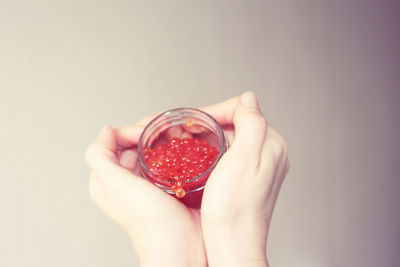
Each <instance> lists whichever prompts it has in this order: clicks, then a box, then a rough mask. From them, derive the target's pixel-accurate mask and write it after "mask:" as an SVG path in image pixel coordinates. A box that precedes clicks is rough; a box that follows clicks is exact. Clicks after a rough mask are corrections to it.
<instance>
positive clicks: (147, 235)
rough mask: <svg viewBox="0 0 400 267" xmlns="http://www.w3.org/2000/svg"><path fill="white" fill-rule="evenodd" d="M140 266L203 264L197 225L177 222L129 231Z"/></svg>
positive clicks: (201, 239)
mask: <svg viewBox="0 0 400 267" xmlns="http://www.w3.org/2000/svg"><path fill="white" fill-rule="evenodd" d="M129 236H130V239H131V241H132V244H133V247H134V249H135V251H136V253H137V256H138V258H139V262H140V266H141V267H153V266H154V267H156V266H157V267H159V266H165V267H169V266H171V267H172V266H173V267H181V266H182V267H205V266H207V258H206V254H205V249H204V242H203V237H202V234H201V228H200V227H198V225H194V224H183V225H182V224H180V225H177V227H176V229H175V228H174V230H173V229H171V227H168V228H166V229H160V228H157V230H151V231H148V232H140V233H135V234H132V233H130V234H129Z"/></svg>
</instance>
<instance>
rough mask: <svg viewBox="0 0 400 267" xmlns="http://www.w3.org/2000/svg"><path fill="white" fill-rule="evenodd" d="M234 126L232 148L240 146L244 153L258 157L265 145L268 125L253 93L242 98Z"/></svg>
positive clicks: (236, 111)
mask: <svg viewBox="0 0 400 267" xmlns="http://www.w3.org/2000/svg"><path fill="white" fill-rule="evenodd" d="M233 124H234V126H235V140H234V142H233V144H232V147H233V146H238V147H240V151H242V152H243V153H244V152H245V151H247V152H248V153H251V154H255V155H256V156H257V157H258V156H259V153H260V152H261V149H262V147H263V144H264V140H265V136H266V131H267V127H268V123H267V120H266V119H265V117H264V116H263V115H262V113H261V110H260V107H259V104H258V100H257V97H256V95H255V94H254V93H253V92H246V93H244V94H242V95H241V96H240V99H239V101H238V103H237V106H236V109H235V112H234V114H233ZM255 150H256V151H255Z"/></svg>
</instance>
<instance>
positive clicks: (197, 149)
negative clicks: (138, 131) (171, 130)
mask: <svg viewBox="0 0 400 267" xmlns="http://www.w3.org/2000/svg"><path fill="white" fill-rule="evenodd" d="M218 153H219V152H218V150H217V148H215V147H214V146H212V145H210V144H208V143H207V142H206V141H205V140H201V139H196V138H183V139H180V138H172V139H170V140H169V141H168V142H167V143H165V144H157V145H156V146H155V147H154V148H153V149H151V148H146V149H145V150H144V156H143V159H144V163H145V165H146V167H147V169H148V170H149V172H150V174H151V175H152V176H153V177H154V178H156V179H158V180H163V181H166V182H168V184H169V185H170V186H171V187H174V186H177V187H180V186H181V185H183V184H184V183H187V182H189V180H190V179H193V178H195V177H197V176H199V175H201V174H203V173H204V172H206V171H207V170H208V169H209V168H210V167H211V166H212V165H213V164H214V162H215V161H216V160H217V158H218Z"/></svg>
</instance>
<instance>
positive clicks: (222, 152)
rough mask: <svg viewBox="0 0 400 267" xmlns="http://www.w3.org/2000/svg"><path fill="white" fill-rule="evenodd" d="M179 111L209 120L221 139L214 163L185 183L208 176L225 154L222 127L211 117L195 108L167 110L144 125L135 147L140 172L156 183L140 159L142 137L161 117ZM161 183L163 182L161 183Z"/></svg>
mask: <svg viewBox="0 0 400 267" xmlns="http://www.w3.org/2000/svg"><path fill="white" fill-rule="evenodd" d="M179 111H189V112H196V113H200V114H202V115H204V116H206V117H207V118H209V119H211V121H212V122H213V123H214V124H215V125H216V126H217V127H216V128H217V131H218V135H219V136H220V137H221V147H220V149H219V154H218V157H217V159H216V160H215V161H214V163H213V164H212V165H211V166H210V167H209V168H208V169H207V170H206V171H205V172H203V173H202V174H200V175H198V176H196V177H194V178H191V179H189V180H187V183H191V182H194V181H198V180H200V179H201V178H202V177H204V176H206V175H209V174H210V172H211V171H212V170H213V169H214V168H215V166H216V165H217V163H218V161H219V160H220V159H221V157H222V155H223V154H224V153H225V151H226V148H227V143H226V138H225V134H224V130H223V129H222V126H221V125H220V124H219V123H218V121H217V120H216V119H215V118H214V117H212V116H211V115H210V114H208V113H207V112H205V111H203V110H200V109H196V108H174V109H170V110H167V111H165V112H162V113H160V114H158V115H157V116H156V117H154V118H153V119H152V120H151V121H150V122H149V123H148V124H147V125H146V127H145V128H144V129H143V132H142V134H141V135H140V137H139V141H138V147H137V153H138V158H139V162H140V167H141V170H142V171H144V172H145V173H146V174H148V175H149V176H150V177H151V178H152V179H154V180H155V181H157V182H160V181H161V180H159V179H157V178H155V177H153V176H152V175H151V173H150V171H149V170H148V168H147V166H146V164H145V163H144V160H143V158H142V150H143V149H144V147H143V139H144V136H145V134H146V132H147V131H149V129H150V128H151V127H152V126H153V124H154V123H155V122H156V121H157V120H158V119H160V118H161V117H163V116H165V115H167V114H168V113H172V112H179ZM144 176H145V178H146V179H148V178H147V177H146V175H144ZM163 182H165V181H163ZM203 187H204V186H202V187H200V188H196V189H194V190H191V191H188V192H186V193H191V192H195V191H198V190H200V189H202V188H203Z"/></svg>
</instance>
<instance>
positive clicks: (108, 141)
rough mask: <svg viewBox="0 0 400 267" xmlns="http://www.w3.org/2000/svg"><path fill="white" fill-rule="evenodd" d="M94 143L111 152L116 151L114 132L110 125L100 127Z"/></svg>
mask: <svg viewBox="0 0 400 267" xmlns="http://www.w3.org/2000/svg"><path fill="white" fill-rule="evenodd" d="M96 143H98V144H99V145H100V146H103V147H104V148H105V149H107V150H109V151H111V152H113V153H116V151H117V143H116V140H115V133H114V130H113V129H112V128H111V127H110V126H105V127H103V129H101V131H100V133H99V136H98V137H97V139H96Z"/></svg>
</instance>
